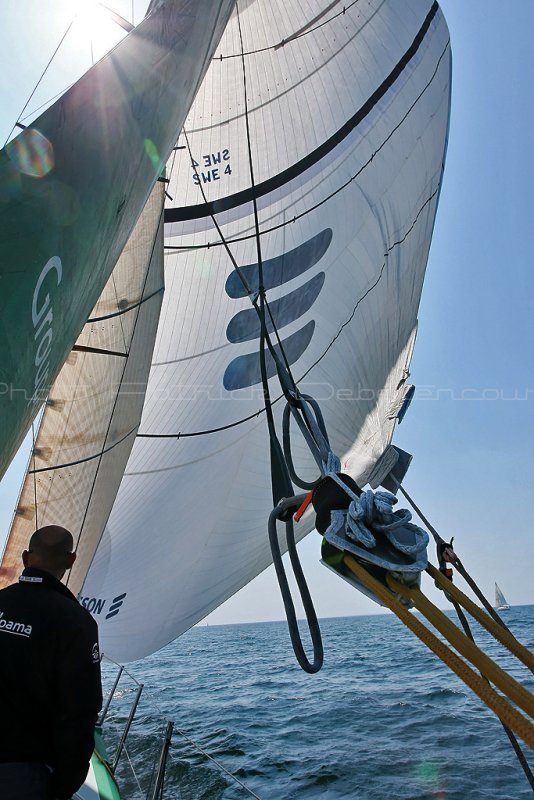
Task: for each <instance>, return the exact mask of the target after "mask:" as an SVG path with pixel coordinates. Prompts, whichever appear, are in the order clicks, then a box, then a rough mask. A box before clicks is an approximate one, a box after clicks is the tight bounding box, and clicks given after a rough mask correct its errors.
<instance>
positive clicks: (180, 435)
mask: <svg viewBox="0 0 534 800" xmlns="http://www.w3.org/2000/svg"><path fill="white" fill-rule="evenodd" d="M438 192H439V187H438V188H437V189H436V191H435V192H433V193H432V194H431V195H430V197H428V198H427V199H426V200H425V202H424V203H423V205H422V206H421V208H420V209H419V210H418V212H417V214H416V217H415V219H414V220H413V222H412V224H411V225H410V227H409V229H408V230H407V231H406V234H405V235H404V236H403V237H402V239H399V240H397V241H396V242H394V243H393V244H391V245H390V246H389V247H388V249H387V252H386V253H385V256H386V260H385V261H384V263H383V264H382V267H381V268H380V272H379V274H378V277H377V279H376V280H375V282H374V283H373V284H372V285H371V286H370V287H369V288H368V289H367V290H366V291H365V292H364V294H363V295H362V296H361V297H360V298H358V300H357V301H356V305H355V306H354V308H353V309H352V311H351V313H350V316H349V317H348V319H346V320H345V322H343V323H342V325H341V327H340V328H339V330H338V332H337V333H336V335H335V336H334V337H333V339H332V340H331V341H330V343H329V344H328V346H327V347H326V348H325V350H324V351H323V352H322V353H321V355H320V356H319V357H318V358H317V360H316V361H314V362H313V364H312V365H311V366H310V367H309V368H308V369H307V370H306V371H305V372H303V373H302V375H301V376H300V377H299V378H297V385H298V384H299V383H302V381H303V380H304V378H306V377H307V376H308V375H309V374H310V372H311V370H312V369H314V367H316V366H317V364H319V363H320V362H321V361H322V359H323V358H324V357H325V355H326V354H327V353H328V351H329V350H330V348H331V347H333V345H334V344H335V342H336V340H337V339H338V338H339V337H340V336H341V334H342V332H343V329H344V328H346V327H347V325H349V324H350V323H351V321H352V319H353V318H354V315H355V313H356V311H357V310H358V306H359V305H360V303H362V302H363V301H364V300H365V298H366V297H367V296H368V295H369V294H370V293H371V292H372V291H373V289H375V288H376V286H377V285H378V284H379V282H380V280H381V279H382V277H383V274H384V270H385V268H386V265H387V263H388V262H387V257H388V255H389V253H391V252H392V251H393V250H394V249H395V247H398V246H399V245H400V244H402V243H403V242H404V241H405V240H406V238H407V237H408V235H409V234H410V233H411V231H413V229H414V228H415V226H416V224H417V220H418V218H419V216H420V215H421V213H422V212H423V210H424V209H425V207H426V206H427V205H428V204H429V203H430V202H431V201H432V200H433V198H434V197H435V196H436V194H437V193H438ZM284 397H285V395H284V394H281V395H279V396H278V397H277V398H276V399H275V400H273V401H272V405H275V403H278V402H279V401H280V400H282V399H283V398H284ZM264 411H265V409H264V408H260V409H258V411H256V412H255V413H253V414H249V416H247V417H242V418H241V419H238V420H236V421H235V422H231V423H229V424H228V425H222V426H221V427H219V428H211V429H209V430H204V431H194V432H192V433H181V432H180V433H138V434H137V437H138V438H146V439H180V438H185V437H188V436H203V435H204V434H209V433H218V432H219V431H225V430H227V429H228V428H233V427H235V426H236V425H241V424H242V423H244V422H248V421H249V420H251V419H253V418H254V417H257V416H258V415H259V414H261V413H263V412H264ZM400 488H401V490H402V492H403V494H405V496H406V493H405V490H404V489H403V487H400ZM406 499H407V500H408V502H410V503H411V504H412V505H413V507H414V508H415V510H416V511H417V513H418V514H419V516H420V517H421V519H422V520H423V521H425V518H424V517H423V516H422V514H420V513H419V511H418V509H417V506H416V505H415V504H414V503H413V501H412V500H411V499H410V498H409V497H408V496H406ZM425 524H427V525H428V526H429V529H431V530H433V531H434V533H435V534H436V535H438V534H437V531H435V529H433V528H432V527H431V526H430V523H428V521H425ZM441 541H443V540H441ZM503 624H504V623H503Z"/></svg>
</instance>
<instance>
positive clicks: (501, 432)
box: [0, 0, 534, 624]
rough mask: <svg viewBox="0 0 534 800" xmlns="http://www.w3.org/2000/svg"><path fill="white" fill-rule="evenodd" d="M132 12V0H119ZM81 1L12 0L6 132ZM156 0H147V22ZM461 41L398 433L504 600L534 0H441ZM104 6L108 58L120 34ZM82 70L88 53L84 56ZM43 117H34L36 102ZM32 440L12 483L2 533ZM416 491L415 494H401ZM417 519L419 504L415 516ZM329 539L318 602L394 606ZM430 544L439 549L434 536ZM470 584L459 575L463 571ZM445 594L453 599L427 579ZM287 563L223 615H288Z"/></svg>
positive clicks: (527, 491) (416, 473)
mask: <svg viewBox="0 0 534 800" xmlns="http://www.w3.org/2000/svg"><path fill="white" fill-rule="evenodd" d="M107 4H108V5H109V6H110V7H111V8H113V9H114V10H116V11H117V12H119V13H121V14H123V15H124V16H127V17H129V18H130V19H131V10H132V2H131V0H123V2H120V1H119V0H108V3H107ZM74 5H75V3H74V2H73V0H70V2H68V1H67V0H62V2H59V1H58V0H39V2H37V0H0V24H1V26H2V29H3V34H4V35H3V50H2V62H3V63H2V71H1V74H0V98H1V103H0V138H1V140H2V141H1V143H2V145H3V143H4V141H5V140H6V137H8V135H9V134H10V131H11V128H12V126H13V124H14V122H15V120H16V119H17V117H18V115H19V113H20V111H21V109H22V107H23V106H24V103H25V102H26V99H27V98H28V96H29V95H30V93H31V92H32V89H33V87H34V86H35V83H36V82H37V80H38V79H39V76H40V75H41V72H42V70H43V68H44V66H45V65H46V63H47V61H48V59H49V58H50V56H51V54H52V52H53V50H54V47H55V46H56V44H57V43H58V42H59V40H60V37H61V35H62V33H63V32H64V31H65V29H66V27H67V25H68V24H69V22H70V20H71V18H72V10H73V6H74ZM145 5H146V3H145V2H136V3H135V4H134V10H135V21H136V22H139V21H140V18H141V14H142V12H143V8H144V7H145ZM441 7H442V9H443V12H444V14H445V18H446V20H447V22H448V25H449V29H450V34H451V43H452V53H453V88H452V113H451V124H450V133H449V146H448V153H447V161H446V168H445V177H444V183H443V188H442V193H441V198H440V204H439V208H438V214H437V219H436V226H435V231H434V237H433V242H432V247H431V251H430V258H429V263H428V269H427V275H426V280H425V286H424V290H423V296H422V301H421V306H420V312H419V333H418V338H417V343H416V347H415V353H414V358H413V361H412V367H411V378H410V380H411V381H412V382H413V383H415V384H416V386H417V390H416V395H415V398H414V400H413V402H412V405H411V407H410V410H409V412H408V414H407V415H406V417H405V418H404V420H403V422H402V424H401V425H400V426H399V427H398V429H397V431H396V433H395V436H394V440H393V441H394V444H397V445H398V446H399V447H402V448H403V449H405V450H408V451H409V452H410V453H412V454H413V462H412V465H411V467H410V470H409V472H408V475H407V477H406V479H405V481H404V486H405V488H406V490H407V491H408V492H409V494H410V495H411V496H412V497H413V498H414V500H415V501H416V503H417V504H418V505H419V506H420V507H421V508H422V510H423V511H424V513H425V514H426V516H427V517H428V518H429V519H430V521H431V522H432V524H433V525H434V526H435V527H436V528H437V529H438V531H439V532H440V534H441V536H442V537H443V538H444V539H447V540H448V539H450V537H451V536H454V537H455V538H454V547H455V550H456V552H457V553H458V555H459V556H460V558H461V559H462V561H463V563H464V566H465V567H466V568H467V569H468V571H469V572H470V573H471V574H472V575H473V577H474V578H475V580H476V581H477V583H478V584H479V585H480V587H481V588H482V590H483V591H484V592H485V594H486V595H487V596H488V597H489V598H490V599H492V598H493V587H494V582H495V581H497V582H498V583H499V585H500V587H501V589H502V590H503V591H504V593H505V595H506V597H507V600H508V602H510V603H511V604H513V605H520V604H529V603H533V602H534V580H533V577H532V576H533V571H534V537H533V530H532V529H533V527H534V521H532V520H531V517H530V511H531V506H532V498H533V491H532V481H533V478H534V451H533V440H534V435H533V434H534V375H533V371H532V367H533V364H534V313H533V311H534V270H533V269H532V266H531V264H532V259H533V253H534V220H533V212H534V203H533V197H532V195H533V191H534V111H533V106H532V101H531V98H532V86H533V85H534V58H533V55H532V31H533V30H534V3H532V0H508V3H507V4H506V5H505V11H503V4H502V2H497V0H467V1H466V0H442V2H441ZM87 29H88V19H87V18H85V21H84V22H78V23H77V24H76V27H74V28H73V29H72V30H71V33H70V34H69V39H68V40H66V42H65V45H64V46H62V49H61V51H60V53H61V59H58V63H60V64H61V65H62V69H61V70H58V69H56V70H55V71H53V70H51V72H50V75H49V76H47V77H46V79H45V80H44V81H43V83H42V84H41V85H40V87H39V88H38V90H37V92H36V94H35V95H34V97H33V98H32V101H31V103H30V105H29V106H28V110H32V109H37V107H38V106H39V103H40V102H42V101H43V100H44V99H45V98H46V97H48V96H50V94H51V92H52V91H53V92H55V91H57V90H58V89H63V88H66V86H67V85H68V84H69V82H70V80H71V75H72V71H73V69H74V68H75V67H76V68H77V69H80V63H81V56H83V59H82V60H83V61H84V63H85V66H88V64H89V63H90V58H91V46H90V45H89V44H88V42H87V38H86V36H85V33H86V31H87ZM107 31H108V23H106V22H105V21H103V20H102V19H101V20H100V21H99V23H98V26H97V31H96V32H95V34H94V40H93V53H92V55H93V56H94V57H95V58H97V57H99V56H100V55H101V54H102V52H101V51H103V48H105V47H106V45H107V46H111V44H112V37H113V36H115V33H114V32H113V31H112V27H111V29H110V36H109V38H108V36H107ZM82 71H83V68H82ZM30 118H31V117H30ZM27 455H28V452H27V450H26V452H24V453H22V454H20V455H19V456H18V457H17V458H16V459H15V461H14V462H13V465H12V468H11V469H10V471H9V472H8V474H7V475H6V476H5V478H4V480H3V481H2V483H1V484H0V546H1V545H2V543H3V540H4V538H5V535H6V534H7V530H8V527H9V523H10V519H11V515H12V512H13V509H14V507H15V505H16V500H17V493H18V487H19V484H20V480H21V477H22V470H23V468H24V466H25V463H26V459H27ZM399 505H401V506H403V507H404V506H406V503H405V502H402V503H400V504H399ZM415 521H417V519H416V520H415ZM319 550H320V538H319V536H318V535H317V534H313V533H312V534H310V535H309V536H308V537H307V538H306V539H305V540H304V541H303V542H302V543H301V544H300V545H299V553H300V555H301V559H302V564H303V567H304V571H305V573H306V576H307V579H308V583H309V586H310V590H311V593H312V597H313V599H314V602H315V606H316V610H317V614H318V616H319V617H331V616H344V615H353V614H370V613H382V612H383V609H381V608H380V607H378V606H377V605H375V604H374V603H373V602H372V601H370V600H368V599H367V598H365V597H364V596H363V595H361V594H360V593H358V592H357V591H356V590H355V589H353V588H351V587H349V586H348V585H346V584H345V583H343V581H341V580H340V579H339V578H337V577H336V576H334V575H333V574H332V573H330V572H329V571H328V570H327V569H325V568H324V567H323V566H322V565H320V564H319ZM429 552H430V556H431V558H432V559H433V560H434V563H435V559H434V552H433V548H432V547H431V549H430V551H429ZM458 585H459V586H460V587H461V588H464V587H463V586H462V583H461V580H460V579H458ZM423 588H424V589H425V591H427V593H428V594H429V596H430V597H431V598H432V599H433V600H434V601H435V602H436V603H437V604H438V605H439V606H440V607H447V602H446V600H445V598H444V597H443V595H442V594H440V593H439V592H438V591H437V590H436V589H434V587H433V586H432V584H431V581H430V580H427V579H426V576H425V577H424V578H423ZM283 617H284V611H283V606H282V602H281V599H280V593H279V589H278V585H277V583H276V578H275V576H274V572H273V570H272V568H271V569H269V570H267V571H266V572H264V573H263V574H262V575H261V576H259V577H258V578H257V579H256V580H255V581H253V582H252V583H250V584H249V585H248V586H247V587H245V589H243V590H242V591H241V592H239V593H238V594H237V595H235V596H234V597H233V598H231V599H230V600H229V601H227V603H225V604H224V605H223V606H221V607H220V608H219V609H217V610H216V611H215V612H213V613H212V614H211V615H210V617H209V618H208V621H209V622H210V623H211V624H223V623H234V622H251V621H261V620H268V619H282V618H283Z"/></svg>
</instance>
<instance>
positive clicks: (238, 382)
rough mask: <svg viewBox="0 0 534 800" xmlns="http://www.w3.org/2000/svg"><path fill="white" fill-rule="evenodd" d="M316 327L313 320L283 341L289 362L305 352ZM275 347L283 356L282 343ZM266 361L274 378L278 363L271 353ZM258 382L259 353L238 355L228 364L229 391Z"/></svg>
mask: <svg viewBox="0 0 534 800" xmlns="http://www.w3.org/2000/svg"><path fill="white" fill-rule="evenodd" d="M314 329H315V322H314V321H313V320H311V321H310V322H308V324H307V325H305V326H304V327H303V328H301V329H300V330H299V331H297V332H296V333H293V334H292V335H291V336H288V337H287V339H284V340H283V341H282V346H283V348H284V354H285V357H286V358H287V361H288V363H289V364H294V363H295V361H298V359H299V358H300V357H301V355H302V354H303V353H304V351H305V350H306V348H307V347H308V345H309V343H310V342H311V339H312V336H313V331H314ZM274 349H275V350H276V351H277V354H278V357H279V358H281V348H280V345H279V344H276V345H275V346H274ZM265 361H266V370H267V377H268V378H272V377H273V376H274V375H276V364H275V361H274V359H273V357H272V356H271V354H270V353H267V354H266V357H265ZM257 383H261V368H260V356H259V353H257V352H256V353H247V355H244V356H238V357H237V358H234V360H233V361H231V362H230V364H228V366H227V368H226V371H225V373H224V378H223V385H224V388H225V389H226V390H227V391H228V392H232V391H234V390H235V389H245V388H247V387H249V386H254V385H255V384H257Z"/></svg>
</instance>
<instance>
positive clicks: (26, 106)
mask: <svg viewBox="0 0 534 800" xmlns="http://www.w3.org/2000/svg"><path fill="white" fill-rule="evenodd" d="M76 16H77V15H76V14H75V15H74V17H73V18H72V19H71V21H70V23H69V26H68V28H67V30H66V31H65V33H64V34H63V36H62V37H61V39H60V40H59V44H58V46H57V47H56V49H55V50H54V52H53V53H52V55H51V56H50V59H49V61H48V64H47V65H46V67H45V68H44V70H43V71H42V73H41V77H40V78H39V80H38V81H37V83H36V84H35V86H34V88H33V91H32V93H31V94H30V96H29V97H28V99H27V100H26V102H25V103H24V105H23V107H22V109H21V111H20V113H19V115H18V117H17V121H16V122H15V124H14V125H13V127H12V128H11V130H10V131H9V134H8V135H7V138H6V140H5V142H4V147H5V146H6V144H7V142H8V141H9V137H10V136H11V134H12V133H13V131H14V130H15V128H16V127H17V124H18V121H19V120H20V118H21V117H22V115H23V114H24V112H25V111H26V109H27V108H28V105H29V103H30V100H31V99H32V97H33V96H34V94H35V92H36V91H37V89H38V87H39V84H40V83H41V81H42V80H43V78H44V76H45V75H46V72H47V70H48V67H49V66H50V64H51V63H52V61H53V60H54V58H55V57H56V55H57V52H58V50H59V48H60V47H61V45H62V44H63V42H64V41H65V39H66V37H67V35H68V33H69V31H70V29H71V28H72V26H73V24H74V20H75V19H76Z"/></svg>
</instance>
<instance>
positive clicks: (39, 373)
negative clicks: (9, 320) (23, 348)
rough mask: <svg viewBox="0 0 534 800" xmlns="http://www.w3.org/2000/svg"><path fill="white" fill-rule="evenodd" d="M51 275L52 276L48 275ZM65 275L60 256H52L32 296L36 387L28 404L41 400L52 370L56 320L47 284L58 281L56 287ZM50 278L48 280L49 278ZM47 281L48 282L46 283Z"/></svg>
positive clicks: (43, 269)
mask: <svg viewBox="0 0 534 800" xmlns="http://www.w3.org/2000/svg"><path fill="white" fill-rule="evenodd" d="M48 276H50V278H49V277H48ZM62 277H63V267H62V265H61V259H60V258H59V256H52V258H50V259H49V260H48V261H47V262H46V264H45V265H44V267H43V268H42V270H41V272H40V274H39V277H38V278H37V282H36V284H35V288H34V290H33V297H32V323H33V328H34V336H33V338H34V342H35V355H34V360H33V363H34V365H35V369H36V372H35V376H34V382H33V383H34V389H33V394H32V396H31V398H30V400H29V401H28V405H30V404H31V405H34V404H35V403H37V402H40V401H41V399H42V397H41V395H43V394H44V392H45V390H46V387H47V381H48V374H49V371H50V360H49V359H50V351H51V349H52V341H53V339H54V329H53V327H52V322H53V320H54V313H53V306H52V303H51V300H50V294H49V293H48V292H47V291H46V286H47V285H48V286H50V284H51V283H52V286H53V281H54V280H55V281H56V287H57V286H59V284H60V283H61V279H62ZM47 279H48V280H47ZM45 282H46V283H45Z"/></svg>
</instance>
